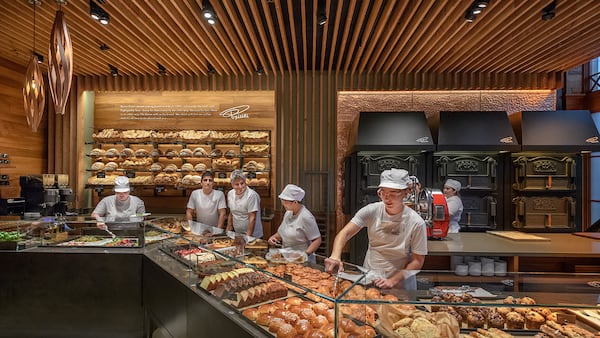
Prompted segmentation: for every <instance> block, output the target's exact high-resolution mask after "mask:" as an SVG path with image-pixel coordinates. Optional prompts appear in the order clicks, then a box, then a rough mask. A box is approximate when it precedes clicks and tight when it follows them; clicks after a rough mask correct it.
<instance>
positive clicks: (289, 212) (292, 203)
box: [269, 184, 321, 261]
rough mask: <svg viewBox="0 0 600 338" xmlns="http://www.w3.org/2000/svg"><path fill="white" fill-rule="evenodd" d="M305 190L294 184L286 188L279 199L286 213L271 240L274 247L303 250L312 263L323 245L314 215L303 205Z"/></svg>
mask: <svg viewBox="0 0 600 338" xmlns="http://www.w3.org/2000/svg"><path fill="white" fill-rule="evenodd" d="M304 195H305V193H304V190H303V189H302V188H300V187H299V186H296V185H294V184H288V185H286V186H285V188H284V189H283V191H282V192H281V194H279V199H280V200H281V204H282V205H283V207H284V208H285V210H286V212H285V215H283V220H282V221H281V224H280V225H279V229H277V232H276V233H275V234H274V235H273V236H271V237H270V238H269V243H270V244H272V245H278V244H281V245H282V247H283V248H290V249H293V250H301V251H304V252H305V253H306V255H307V256H309V259H311V261H312V260H313V258H314V256H312V255H313V254H314V253H315V251H317V249H318V248H319V245H321V232H320V231H319V226H318V225H317V221H316V220H315V217H314V216H313V214H312V213H311V212H310V211H309V210H308V209H307V208H306V207H305V206H304V205H303V204H302V203H301V202H302V199H304Z"/></svg>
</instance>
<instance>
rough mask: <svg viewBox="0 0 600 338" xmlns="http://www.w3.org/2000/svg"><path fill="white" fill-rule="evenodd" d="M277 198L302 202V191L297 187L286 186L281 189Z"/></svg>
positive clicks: (292, 185)
mask: <svg viewBox="0 0 600 338" xmlns="http://www.w3.org/2000/svg"><path fill="white" fill-rule="evenodd" d="M279 198H281V199H282V200H286V201H298V202H300V201H302V199H303V198H304V190H303V189H302V188H300V187H299V186H297V185H294V184H288V185H286V186H285V188H283V191H282V192H281V194H279Z"/></svg>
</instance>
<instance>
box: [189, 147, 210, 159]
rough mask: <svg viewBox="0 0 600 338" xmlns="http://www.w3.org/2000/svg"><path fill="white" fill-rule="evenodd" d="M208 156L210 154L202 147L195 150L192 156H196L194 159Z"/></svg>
mask: <svg viewBox="0 0 600 338" xmlns="http://www.w3.org/2000/svg"><path fill="white" fill-rule="evenodd" d="M207 155H208V153H207V152H206V150H204V148H202V147H198V148H196V149H194V151H193V153H192V156H194V157H203V156H207Z"/></svg>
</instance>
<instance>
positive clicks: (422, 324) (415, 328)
mask: <svg viewBox="0 0 600 338" xmlns="http://www.w3.org/2000/svg"><path fill="white" fill-rule="evenodd" d="M410 330H411V331H412V332H413V333H414V334H415V336H417V337H441V335H442V333H441V332H440V330H439V329H438V327H437V326H435V325H433V324H432V323H431V322H430V321H428V320H427V319H425V318H423V317H418V318H415V319H414V320H413V321H412V323H411V324H410Z"/></svg>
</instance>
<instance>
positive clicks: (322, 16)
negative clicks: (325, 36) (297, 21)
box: [317, 0, 327, 26]
mask: <svg viewBox="0 0 600 338" xmlns="http://www.w3.org/2000/svg"><path fill="white" fill-rule="evenodd" d="M325 6H326V4H325V1H324V0H319V1H318V2H317V24H318V25H319V26H323V25H324V24H326V23H327V15H326V13H327V12H326V8H325Z"/></svg>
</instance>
